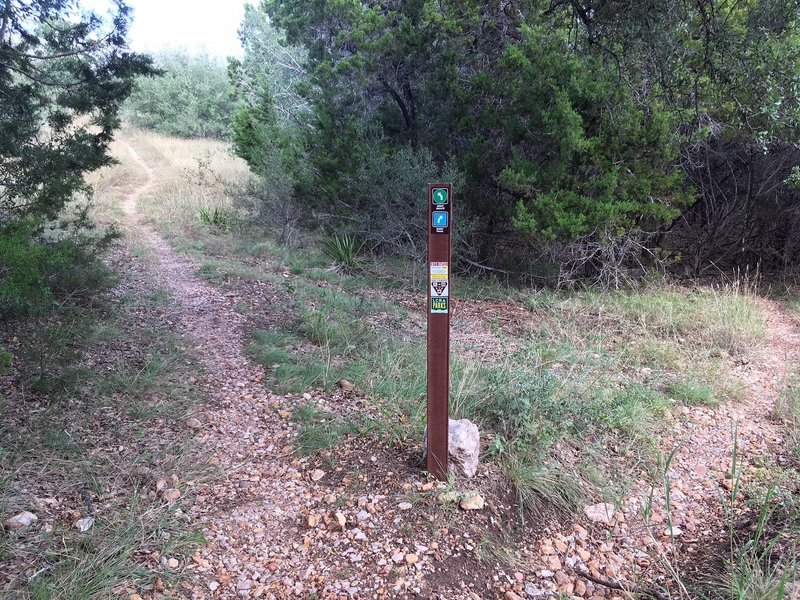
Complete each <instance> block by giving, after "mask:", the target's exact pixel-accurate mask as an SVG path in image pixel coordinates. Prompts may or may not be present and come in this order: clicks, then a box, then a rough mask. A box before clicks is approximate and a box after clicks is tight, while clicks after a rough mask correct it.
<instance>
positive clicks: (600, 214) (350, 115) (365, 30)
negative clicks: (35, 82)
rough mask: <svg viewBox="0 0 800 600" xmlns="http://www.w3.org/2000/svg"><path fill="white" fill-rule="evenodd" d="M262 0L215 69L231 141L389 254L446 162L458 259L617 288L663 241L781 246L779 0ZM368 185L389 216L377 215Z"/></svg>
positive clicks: (755, 251)
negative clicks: (240, 52) (238, 46)
mask: <svg viewBox="0 0 800 600" xmlns="http://www.w3.org/2000/svg"><path fill="white" fill-rule="evenodd" d="M263 7H264V9H263V10H264V12H260V11H258V10H256V9H250V11H249V12H248V16H247V18H246V22H245V26H243V28H242V39H243V42H244V47H245V57H244V59H243V60H242V61H240V62H237V63H234V65H233V66H234V67H236V68H235V69H233V70H232V74H233V75H234V79H235V87H236V89H237V94H238V103H239V104H238V106H239V107H238V109H237V117H236V121H237V126H236V127H235V128H234V129H235V135H234V142H235V143H236V146H237V150H238V152H239V153H240V154H241V155H242V156H244V157H245V158H247V159H248V160H249V161H250V162H251V164H255V170H256V171H259V168H258V166H257V165H258V164H259V163H266V162H269V161H272V162H271V163H270V164H272V166H273V167H274V166H275V165H276V164H282V165H284V167H285V168H284V169H283V173H284V174H285V175H286V176H287V177H288V178H289V180H290V181H291V182H292V187H293V195H294V197H295V198H297V201H296V202H297V204H298V205H299V206H301V207H302V210H303V212H304V213H305V214H307V215H317V216H319V215H324V216H325V218H326V221H325V223H331V221H330V219H333V220H334V223H335V226H336V227H337V228H350V229H351V230H356V229H360V234H361V235H362V236H363V237H364V239H366V240H373V241H374V242H377V246H378V247H382V248H385V249H388V248H389V246H390V245H391V246H393V247H394V249H395V250H397V251H400V252H404V253H406V252H407V251H408V248H413V246H414V242H412V241H411V240H410V239H409V235H410V232H411V231H414V230H415V229H417V228H424V224H422V223H421V221H420V219H422V218H424V216H423V215H424V211H422V212H423V215H420V214H419V211H420V207H418V206H417V207H416V208H415V204H417V203H418V199H419V198H424V193H425V192H424V187H423V186H421V185H420V182H421V181H422V180H423V179H426V178H429V179H433V178H434V177H433V175H439V176H440V177H441V176H445V173H446V172H450V173H460V174H461V176H462V181H463V185H461V186H459V187H458V189H457V198H458V200H459V206H461V207H462V209H464V210H465V212H466V214H467V215H468V216H470V217H472V218H473V220H472V222H473V223H475V224H477V226H476V227H474V228H472V229H471V230H470V238H469V240H468V246H469V248H470V251H471V252H472V254H473V258H474V259H475V260H474V261H473V262H475V261H478V262H481V261H486V262H488V263H489V264H493V265H496V266H497V265H498V264H503V265H506V264H509V263H511V264H514V265H515V268H516V269H519V270H523V271H528V272H530V271H531V270H533V269H534V268H535V267H534V265H532V264H531V258H532V257H536V256H538V257H539V258H538V261H539V262H543V261H544V262H546V260H545V259H546V258H549V260H551V261H552V262H553V263H554V264H555V265H556V266H562V265H563V264H564V262H565V261H569V262H570V265H571V266H569V267H568V269H567V271H568V272H569V274H570V276H572V275H575V274H577V275H580V276H590V277H595V278H597V277H599V278H600V279H602V280H604V281H605V282H606V283H611V284H614V283H626V282H629V281H631V278H632V277H633V276H635V273H633V271H634V270H637V271H639V272H641V271H646V270H647V269H648V268H649V267H650V266H651V265H652V264H653V263H655V262H658V261H659V260H661V259H662V258H664V257H670V258H671V259H672V260H674V261H683V264H684V265H685V266H686V267H687V271H688V272H689V273H691V274H701V273H702V272H704V271H705V270H706V269H707V268H708V267H709V265H711V264H715V265H717V266H724V267H734V266H737V265H755V264H756V263H760V264H762V265H763V264H765V261H766V262H768V263H769V264H772V265H776V266H777V265H782V266H785V265H790V264H794V262H796V259H797V258H798V256H797V252H796V250H794V248H795V247H796V246H797V241H796V239H795V238H797V232H796V231H795V229H796V225H795V223H796V219H795V218H794V217H793V216H792V215H793V214H794V212H795V211H794V207H795V205H796V200H797V198H796V194H795V192H794V191H793V190H792V189H791V188H790V187H788V186H787V184H786V179H787V178H788V177H789V176H790V174H791V172H792V168H793V167H795V166H797V161H798V157H797V156H796V153H795V152H794V151H793V150H791V149H792V148H794V143H795V141H796V132H797V130H798V126H799V125H800V110H799V108H798V107H799V103H798V97H797V94H796V90H798V89H800V70H798V69H797V68H796V66H797V64H798V62H799V61H800V37H798V35H797V33H796V22H797V17H798V11H799V10H800V2H798V0H767V1H765V2H758V3H747V4H741V3H737V4H734V5H730V4H726V3H721V2H716V1H714V0H712V1H711V2H704V3H701V4H686V3H682V2H673V1H671V2H667V4H666V5H663V4H659V5H654V4H647V3H645V4H641V3H639V4H636V3H627V4H626V3H622V4H620V3H608V2H596V1H593V0H587V1H576V2H546V3H542V2H538V1H530V0H512V1H511V2H503V3H485V2H472V1H471V2H450V1H444V2H438V1H437V2H433V1H430V0H416V1H414V2H395V1H390V2H382V3H380V4H379V5H377V4H363V3H352V2H349V1H345V0H333V1H329V2H321V3H314V4H313V6H311V5H309V4H308V3H307V2H302V1H301V0H268V1H266V2H265V3H264V4H263ZM267 15H269V18H267ZM276 27H277V28H280V30H282V31H283V33H284V34H285V38H284V39H283V40H281V34H280V33H278V31H279V30H276ZM295 157H301V159H302V160H295ZM423 162H425V163H427V164H426V165H425V168H424V169H422V170H420V168H419V167H420V165H421V164H422V163H423ZM297 165H302V168H300V169H298V168H297ZM449 176H452V175H449ZM263 185H264V186H269V181H268V180H265V181H264V184H263ZM387 190H391V191H390V192H389V193H387ZM368 197H376V198H382V199H384V201H385V202H389V203H391V202H393V201H394V200H395V199H396V206H391V207H390V208H391V209H392V210H393V211H394V213H393V214H392V215H390V218H389V219H388V220H384V222H382V223H380V222H379V223H377V224H376V222H375V220H376V215H375V214H373V213H372V212H371V209H372V207H373V204H371V203H369V202H366V203H365V202H364V201H363V200H362V199H363V198H368ZM411 197H413V198H414V199H410V198H411ZM284 199H285V201H290V200H291V198H288V197H286V196H284ZM395 216H396V217H397V218H398V219H400V220H401V221H402V223H398V222H397V221H396V220H395V219H394V217H395ZM314 220H315V221H316V222H317V223H319V222H321V220H320V219H319V218H315V219H314ZM776 223H780V226H779V227H775V226H774V225H775V224H776ZM381 227H384V228H385V230H386V231H381ZM388 230H391V235H387V231H388ZM395 233H396V234H397V235H396V236H395V235H394V234H395ZM411 237H412V238H413V235H412V236H411ZM393 238H396V239H393ZM400 238H404V239H405V242H404V243H403V244H400V243H397V241H398V240H399V239H400ZM737 240H738V241H737ZM386 241H390V242H391V244H387V243H386ZM499 248H502V251H498V249H499ZM656 248H661V249H664V250H665V252H655V251H654V250H655V249H656ZM532 249H533V251H532ZM411 253H412V254H414V251H412V252H411ZM609 260H610V261H611V262H612V263H613V264H612V266H611V268H610V270H609V268H608V264H607V263H608V261H609ZM575 265H578V267H575ZM552 272H555V273H558V272H563V269H559V268H556V269H554V270H553V271H552Z"/></svg>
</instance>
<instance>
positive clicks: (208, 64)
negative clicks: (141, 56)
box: [125, 53, 233, 139]
mask: <svg viewBox="0 0 800 600" xmlns="http://www.w3.org/2000/svg"><path fill="white" fill-rule="evenodd" d="M157 64H158V66H159V68H160V69H161V74H160V75H159V76H158V77H153V76H150V77H140V78H139V79H137V82H136V88H135V90H134V92H133V93H132V94H131V96H130V98H129V99H128V102H127V103H126V105H125V108H126V113H127V115H128V119H129V120H130V122H131V124H133V125H135V126H137V127H143V128H146V129H151V130H153V131H158V132H160V133H165V134H168V135H177V136H181V137H190V138H218V139H223V138H226V137H227V136H228V134H229V133H230V127H231V125H230V123H231V118H232V114H233V100H232V98H231V92H232V89H231V85H230V83H229V81H228V73H227V69H226V67H225V65H224V64H223V63H221V62H220V61H218V60H216V59H214V58H212V57H210V56H203V55H200V56H189V55H187V54H183V53H173V54H165V55H162V56H160V57H158V58H157Z"/></svg>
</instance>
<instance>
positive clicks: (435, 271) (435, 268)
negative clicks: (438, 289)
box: [431, 262, 449, 281]
mask: <svg viewBox="0 0 800 600" xmlns="http://www.w3.org/2000/svg"><path fill="white" fill-rule="evenodd" d="M448 270H449V269H448V264H447V263H446V262H432V263H431V281H447V279H448Z"/></svg>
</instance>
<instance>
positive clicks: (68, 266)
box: [0, 0, 153, 314]
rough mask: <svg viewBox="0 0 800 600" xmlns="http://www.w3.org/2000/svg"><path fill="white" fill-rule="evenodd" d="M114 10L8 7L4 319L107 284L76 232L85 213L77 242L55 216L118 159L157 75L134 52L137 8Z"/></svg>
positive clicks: (2, 86) (3, 35) (2, 60)
mask: <svg viewBox="0 0 800 600" xmlns="http://www.w3.org/2000/svg"><path fill="white" fill-rule="evenodd" d="M115 6H116V14H115V15H114V16H113V17H112V18H110V19H103V18H101V17H100V16H98V15H97V14H95V13H92V12H87V11H85V10H82V9H81V7H80V5H79V4H78V3H76V2H73V1H70V0H26V1H22V0H4V1H3V2H0V240H2V242H1V243H0V314H3V313H7V312H9V311H10V312H14V311H18V310H30V309H32V308H34V307H36V306H40V305H42V303H45V304H46V303H47V302H49V301H50V300H53V299H54V298H57V297H58V296H59V294H61V295H62V296H64V297H76V296H80V295H85V294H86V293H87V292H88V287H87V286H90V285H91V284H92V283H93V282H94V281H95V280H96V279H97V278H98V277H99V275H98V273H99V271H95V272H91V273H90V271H91V269H90V268H89V264H88V263H89V262H91V259H90V258H89V256H88V255H86V254H85V253H84V251H83V249H82V247H83V246H85V244H86V242H87V239H86V237H85V236H82V235H80V236H77V237H76V235H75V232H76V231H79V230H81V229H83V228H85V226H86V225H87V224H88V221H87V219H86V218H85V211H81V210H78V211H73V213H74V214H73V215H72V216H71V217H70V221H71V222H72V223H73V224H74V225H75V227H74V228H73V234H72V235H71V236H70V237H69V239H67V238H65V237H64V235H63V234H62V232H60V231H59V227H58V226H57V225H58V224H57V223H54V219H55V218H56V217H58V216H59V215H60V214H62V211H63V209H64V208H65V206H66V205H67V204H68V203H69V202H71V201H72V200H73V199H75V198H76V197H78V196H86V193H87V192H88V187H87V186H86V183H85V181H84V175H85V174H86V173H88V172H90V171H94V170H96V169H98V168H100V167H102V166H105V165H108V164H110V163H111V162H112V158H111V156H110V154H109V152H108V147H109V144H110V142H111V140H112V138H113V134H114V131H115V130H116V129H117V127H118V126H119V124H120V120H119V112H120V108H121V105H122V103H123V101H124V100H125V98H126V97H127V96H128V94H129V93H130V92H131V89H132V86H133V81H134V78H135V77H137V76H140V75H146V74H149V73H152V72H153V69H152V65H151V60H150V59H149V57H146V56H144V55H140V54H135V53H132V52H130V51H129V50H128V49H127V45H126V41H125V36H126V33H127V29H128V24H129V21H130V9H129V8H128V7H127V6H126V5H125V4H124V3H123V2H121V1H119V2H116V3H115ZM45 225H47V227H45ZM67 282H71V283H69V285H66V283H67ZM65 285H66V287H64V286H65Z"/></svg>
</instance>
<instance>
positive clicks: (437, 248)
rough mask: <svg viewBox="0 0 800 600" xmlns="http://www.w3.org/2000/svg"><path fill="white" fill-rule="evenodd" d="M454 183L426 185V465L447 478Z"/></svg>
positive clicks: (430, 471) (436, 473)
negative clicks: (451, 242) (451, 235)
mask: <svg viewBox="0 0 800 600" xmlns="http://www.w3.org/2000/svg"><path fill="white" fill-rule="evenodd" d="M452 208H453V185H452V184H450V183H431V184H429V185H428V224H429V225H430V227H429V229H428V308H427V310H428V447H427V469H428V472H429V473H431V474H432V475H433V476H434V477H436V478H437V479H439V480H441V481H445V480H446V479H447V435H448V419H449V416H450V406H449V405H450V400H449V398H450V297H451V294H450V285H451V283H450V282H451V279H450V277H451V268H450V267H451V265H450V230H451V228H452V226H453V223H452V215H453V210H452Z"/></svg>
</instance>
